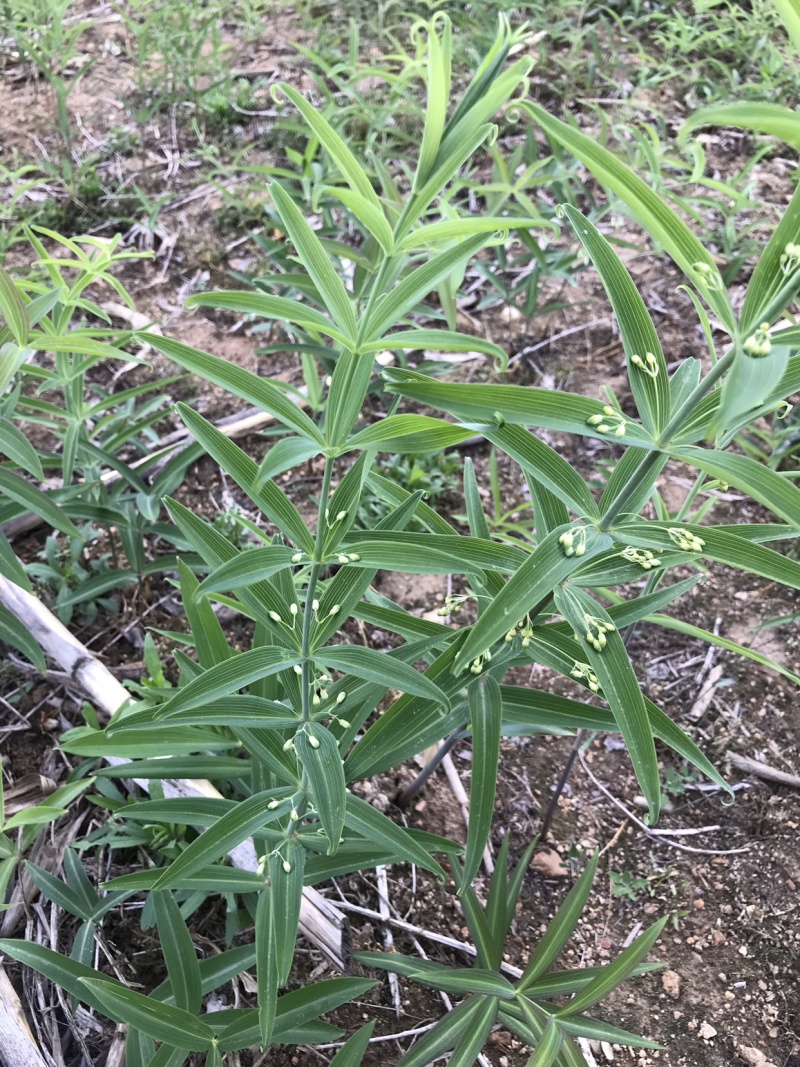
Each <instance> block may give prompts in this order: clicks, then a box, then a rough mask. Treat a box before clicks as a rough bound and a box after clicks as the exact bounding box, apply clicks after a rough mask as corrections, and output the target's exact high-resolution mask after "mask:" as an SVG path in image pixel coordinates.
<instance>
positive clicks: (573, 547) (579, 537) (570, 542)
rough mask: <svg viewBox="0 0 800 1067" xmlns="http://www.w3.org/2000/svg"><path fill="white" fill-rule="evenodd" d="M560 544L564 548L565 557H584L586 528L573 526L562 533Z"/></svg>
mask: <svg viewBox="0 0 800 1067" xmlns="http://www.w3.org/2000/svg"><path fill="white" fill-rule="evenodd" d="M558 543H559V544H560V545H561V546H562V547H563V549H564V555H565V556H582V555H583V554H584V553H585V552H586V527H585V526H573V527H572V529H571V530H566V531H565V532H564V533H562V535H561V536H560V537H559V539H558Z"/></svg>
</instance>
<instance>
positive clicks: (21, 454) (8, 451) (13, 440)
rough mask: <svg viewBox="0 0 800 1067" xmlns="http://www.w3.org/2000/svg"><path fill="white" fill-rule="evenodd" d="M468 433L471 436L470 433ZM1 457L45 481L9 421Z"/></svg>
mask: <svg viewBox="0 0 800 1067" xmlns="http://www.w3.org/2000/svg"><path fill="white" fill-rule="evenodd" d="M453 428H454V429H457V427H453ZM466 433H467V434H469V431H466ZM0 455H2V456H4V457H5V458H7V459H10V460H11V461H12V462H13V463H16V464H17V466H18V467H20V468H21V469H22V470H23V471H24V472H25V474H30V475H31V476H32V477H33V478H38V479H39V481H44V471H43V470H42V464H41V461H40V459H39V456H38V454H37V452H36V449H35V448H34V447H33V445H32V444H31V443H30V441H29V440H28V438H27V437H26V436H25V434H24V433H23V432H22V431H21V430H19V429H17V427H16V426H15V425H14V424H13V422H11V421H10V420H8V419H0ZM65 481H66V479H65Z"/></svg>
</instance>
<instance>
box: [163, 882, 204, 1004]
mask: <svg viewBox="0 0 800 1067" xmlns="http://www.w3.org/2000/svg"><path fill="white" fill-rule="evenodd" d="M153 906H154V908H155V913H156V922H157V924H158V937H159V940H160V942H161V951H162V952H163V953H164V962H165V963H166V965H167V974H168V975H169V981H170V985H171V987H172V995H173V998H174V1000H175V1006H176V1007H178V1008H183V1009H184V1011H188V1012H191V1014H192V1015H197V1014H199V1012H200V1005H201V1003H202V991H201V982H200V965H199V963H198V960H197V953H196V952H195V948H194V943H193V942H192V935H191V934H190V933H189V930H188V928H187V926H186V923H185V922H184V919H183V916H182V915H181V909H180V908H179V907H178V905H177V904H176V903H175V898H174V896H173V895H172V893H171V892H170V891H169V890H162V891H161V892H159V893H153Z"/></svg>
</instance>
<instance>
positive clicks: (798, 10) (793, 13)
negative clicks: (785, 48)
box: [774, 0, 800, 54]
mask: <svg viewBox="0 0 800 1067" xmlns="http://www.w3.org/2000/svg"><path fill="white" fill-rule="evenodd" d="M774 3H775V7H776V8H777V9H778V13H779V14H780V16H781V18H782V19H783V24H784V26H785V27H786V32H787V33H788V34H789V38H790V40H791V42H792V45H793V47H794V50H795V52H797V53H798V54H800V3H798V0H774Z"/></svg>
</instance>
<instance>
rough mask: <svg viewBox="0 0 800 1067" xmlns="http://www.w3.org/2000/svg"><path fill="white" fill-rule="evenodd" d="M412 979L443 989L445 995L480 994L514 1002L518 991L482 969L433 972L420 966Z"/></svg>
mask: <svg viewBox="0 0 800 1067" xmlns="http://www.w3.org/2000/svg"><path fill="white" fill-rule="evenodd" d="M410 977H411V978H414V979H416V981H418V982H422V984H423V985H429V986H433V988H434V989H442V990H444V992H445V993H478V994H480V995H482V996H485V997H499V998H500V999H501V1000H513V999H514V997H515V996H516V990H515V989H514V986H513V985H512V984H511V982H509V981H508V979H507V978H504V977H503V976H502V975H501V974H497V972H496V971H487V970H484V969H483V968H482V967H441V968H439V969H436V970H433V969H429V968H427V967H426V968H422V966H421V965H420V969H419V970H416V971H412V972H411V974H410Z"/></svg>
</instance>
